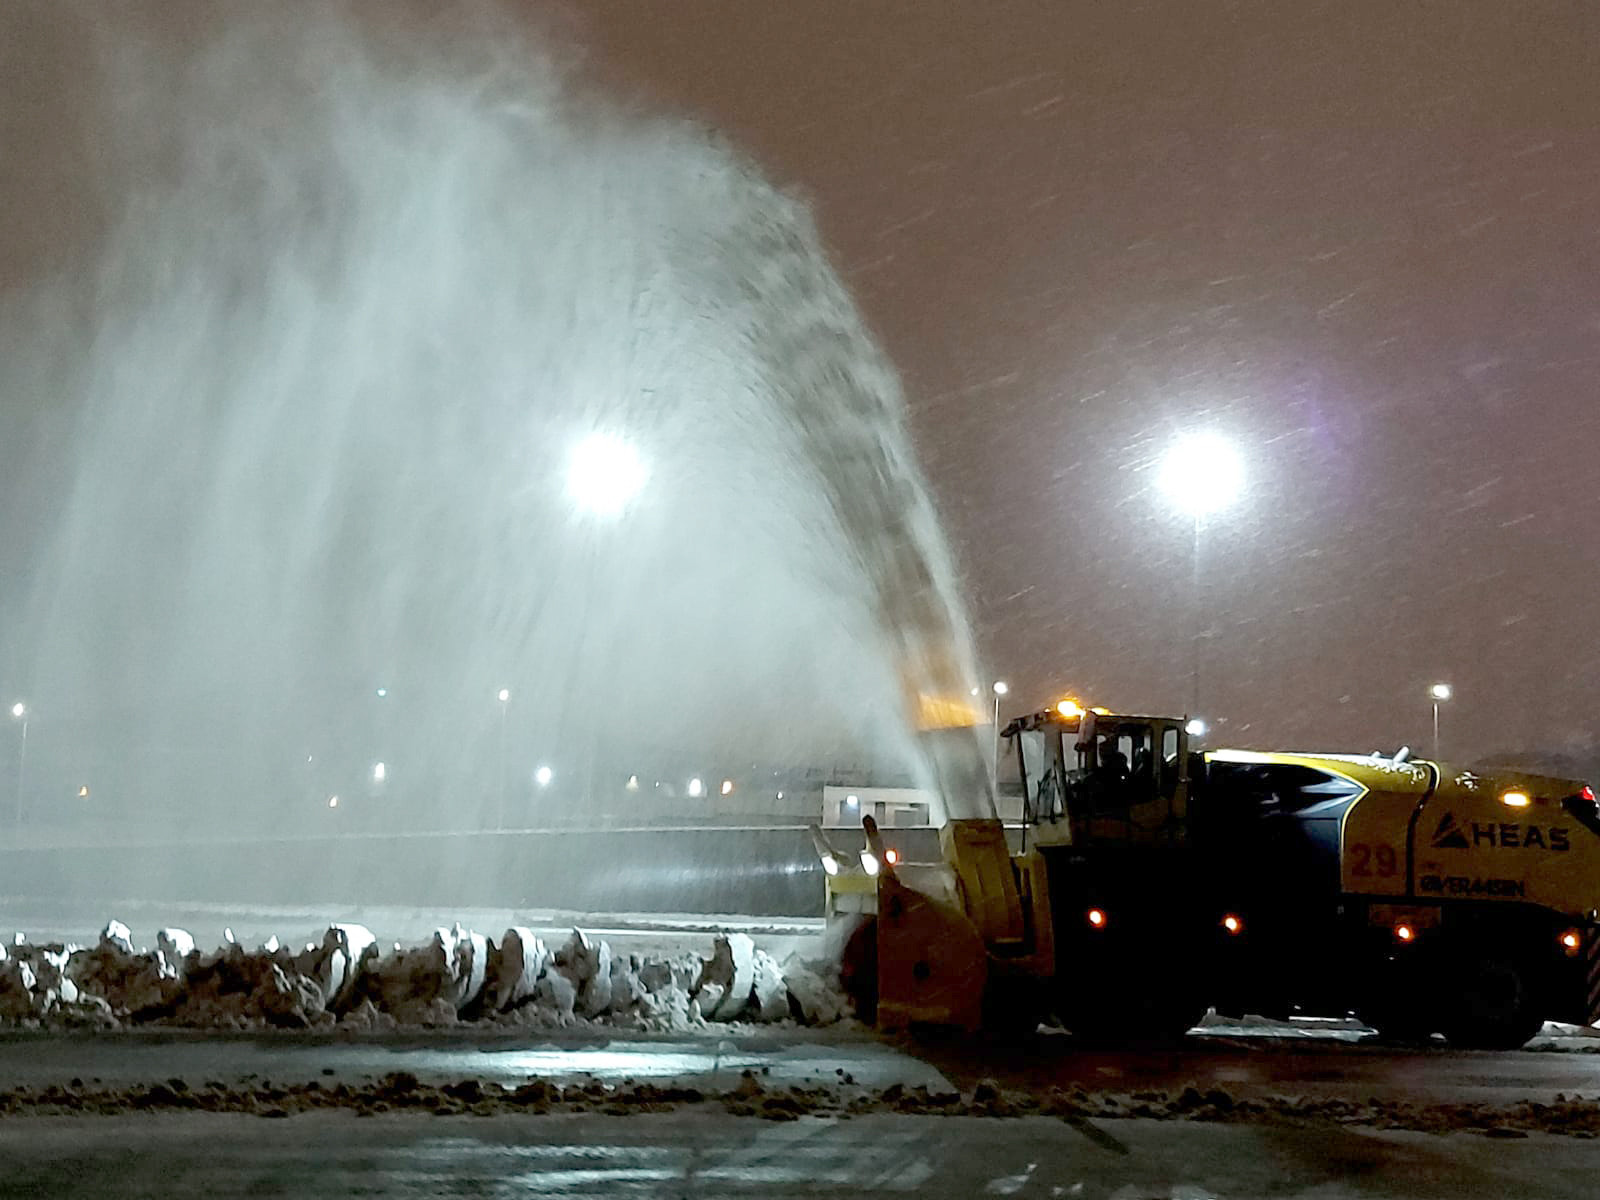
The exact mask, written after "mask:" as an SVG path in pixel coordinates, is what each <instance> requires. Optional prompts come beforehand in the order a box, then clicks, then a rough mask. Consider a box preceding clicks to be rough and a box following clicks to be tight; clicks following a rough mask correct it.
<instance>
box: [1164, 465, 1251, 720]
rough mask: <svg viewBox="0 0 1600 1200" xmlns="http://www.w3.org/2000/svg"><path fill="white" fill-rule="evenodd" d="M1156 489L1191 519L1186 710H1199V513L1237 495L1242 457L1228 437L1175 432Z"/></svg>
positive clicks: (1201, 611)
mask: <svg viewBox="0 0 1600 1200" xmlns="http://www.w3.org/2000/svg"><path fill="white" fill-rule="evenodd" d="M1157 482H1158V483H1159V485H1160V487H1161V490H1162V491H1163V492H1165V493H1166V496H1167V499H1168V500H1169V501H1170V502H1171V503H1172V505H1173V506H1174V507H1175V508H1177V509H1178V510H1179V511H1180V512H1182V513H1184V514H1185V515H1186V516H1188V517H1189V518H1190V519H1191V520H1192V521H1193V522H1194V558H1193V563H1194V578H1193V580H1192V582H1191V585H1190V586H1191V591H1190V597H1189V599H1190V604H1191V605H1192V607H1193V613H1192V615H1191V625H1190V636H1189V641H1190V653H1191V664H1190V688H1189V693H1190V694H1189V705H1190V708H1189V711H1190V713H1191V715H1192V714H1194V713H1198V712H1199V711H1200V647H1201V642H1202V639H1203V636H1204V634H1203V631H1202V628H1201V626H1202V622H1203V621H1204V604H1203V603H1202V595H1201V575H1200V532H1201V529H1202V527H1203V525H1204V522H1205V518H1206V517H1208V516H1210V515H1212V514H1213V513H1216V512H1220V511H1221V510H1222V509H1224V508H1226V507H1227V506H1228V505H1230V504H1232V503H1233V502H1234V500H1235V499H1237V497H1238V495H1239V493H1240V491H1241V490H1243V487H1244V463H1243V462H1242V461H1241V459H1240V457H1239V452H1238V451H1237V450H1236V449H1235V448H1234V446H1233V443H1232V442H1230V441H1228V440H1227V439H1226V438H1224V437H1222V436H1221V435H1220V434H1216V433H1194V434H1189V435H1187V436H1185V437H1183V438H1180V439H1179V440H1178V441H1177V442H1175V443H1174V444H1173V445H1172V446H1171V448H1169V449H1168V451H1167V453H1166V456H1165V457H1164V458H1163V459H1162V460H1161V465H1160V469H1159V474H1158V477H1157Z"/></svg>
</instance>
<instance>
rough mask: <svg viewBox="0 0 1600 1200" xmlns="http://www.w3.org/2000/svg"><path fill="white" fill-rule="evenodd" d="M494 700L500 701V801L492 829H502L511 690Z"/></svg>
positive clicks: (506, 776)
mask: <svg viewBox="0 0 1600 1200" xmlns="http://www.w3.org/2000/svg"><path fill="white" fill-rule="evenodd" d="M495 699H496V700H498V701H500V799H499V801H498V802H497V803H496V805H495V814H494V827H495V828H496V829H504V828H505V826H506V790H507V788H508V787H509V786H510V783H509V776H508V773H507V769H506V710H507V709H509V708H510V707H511V689H510V688H501V689H500V690H499V691H498V692H496V693H495Z"/></svg>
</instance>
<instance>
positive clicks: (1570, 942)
mask: <svg viewBox="0 0 1600 1200" xmlns="http://www.w3.org/2000/svg"><path fill="white" fill-rule="evenodd" d="M1582 946H1583V937H1582V935H1580V934H1579V933H1578V931H1577V930H1576V929H1569V930H1567V931H1566V932H1565V933H1563V934H1562V935H1561V947H1562V949H1564V950H1565V951H1566V952H1567V953H1568V955H1573V954H1576V953H1577V952H1578V950H1579V949H1580V948H1581V947H1582Z"/></svg>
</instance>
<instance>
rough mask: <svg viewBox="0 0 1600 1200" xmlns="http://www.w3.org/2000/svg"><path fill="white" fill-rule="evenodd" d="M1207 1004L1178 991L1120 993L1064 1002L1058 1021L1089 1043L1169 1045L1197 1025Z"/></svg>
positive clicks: (1082, 1040)
mask: <svg viewBox="0 0 1600 1200" xmlns="http://www.w3.org/2000/svg"><path fill="white" fill-rule="evenodd" d="M1209 1007H1210V1006H1209V1005H1207V1004H1206V1003H1205V1002H1204V1001H1202V1000H1200V999H1198V998H1195V997H1193V996H1188V995H1184V994H1181V993H1178V994H1174V993H1173V992H1156V993H1154V994H1151V993H1149V992H1146V993H1143V994H1140V995H1130V994H1127V993H1119V994H1112V995H1099V996H1095V997H1091V998H1088V999H1087V1000H1083V999H1080V1000H1077V1001H1071V1000H1068V1001H1065V1002H1063V1004H1062V1006H1061V1020H1062V1023H1063V1024H1065V1025H1066V1027H1067V1028H1068V1029H1069V1030H1071V1032H1072V1034H1073V1036H1074V1037H1076V1038H1077V1039H1078V1040H1079V1041H1081V1042H1084V1043H1086V1044H1088V1045H1095V1046H1106V1045H1130V1044H1144V1045H1149V1044H1156V1045H1169V1044H1172V1043H1175V1042H1179V1041H1182V1040H1183V1037H1184V1035H1185V1034H1187V1033H1188V1032H1189V1030H1191V1029H1193V1028H1194V1027H1195V1026H1196V1025H1198V1024H1200V1022H1201V1021H1203V1020H1204V1019H1205V1015H1206V1012H1207V1010H1208V1008H1209Z"/></svg>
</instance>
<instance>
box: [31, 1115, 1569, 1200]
mask: <svg viewBox="0 0 1600 1200" xmlns="http://www.w3.org/2000/svg"><path fill="white" fill-rule="evenodd" d="M0 1162H3V1163H4V1164H5V1167H4V1170H3V1172H0V1197H10V1196H17V1197H22V1196H28V1197H33V1196H56V1195H80V1196H108V1197H113V1196H114V1197H122V1196H127V1197H134V1196H151V1197H161V1198H162V1200H182V1198H183V1197H189V1196H196V1197H205V1198H206V1200H211V1198H213V1197H217V1196H243V1195H281V1196H294V1197H324V1196H326V1197H333V1196H350V1195H382V1196H508V1197H509V1196H570V1197H575V1196H592V1197H627V1196H640V1197H644V1196H651V1197H664V1198H665V1197H672V1198H674V1200H678V1198H682V1197H689V1196H693V1197H695V1198H696V1200H715V1198H717V1197H761V1198H762V1200H770V1198H772V1197H777V1196H819V1197H820V1196H829V1197H838V1196H849V1197H851V1198H852V1200H870V1198H872V1197H878V1196H918V1197H924V1198H933V1200H944V1198H949V1200H972V1198H974V1197H983V1196H1020V1197H1023V1198H1024V1200H1028V1198H1035V1197H1036V1198H1039V1200H1044V1198H1046V1197H1049V1198H1052V1200H1053V1198H1056V1197H1062V1198H1070V1200H1277V1198H1279V1197H1282V1198H1288V1197H1296V1198H1300V1200H1304V1198H1308V1197H1315V1198H1316V1200H1357V1198H1362V1200H1380V1198H1384V1200H1443V1198H1446V1197H1448V1198H1450V1200H1458V1198H1461V1197H1494V1198H1496V1200H1499V1198H1502V1197H1512V1196H1514V1197H1518V1198H1520V1200H1558V1198H1559V1200H1580V1198H1581V1200H1590V1198H1591V1197H1593V1195H1594V1172H1595V1149H1594V1145H1593V1143H1591V1142H1584V1141H1577V1140H1574V1139H1571V1138H1560V1137H1550V1136H1546V1135H1539V1134H1535V1135H1533V1136H1531V1137H1529V1138H1526V1139H1522V1140H1515V1141H1503V1140H1495V1139H1489V1138H1484V1137H1481V1136H1475V1135H1470V1134H1446V1135H1437V1134H1432V1135H1430V1134H1420V1133H1405V1132H1400V1131H1377V1130H1372V1129H1360V1128H1349V1129H1342V1128H1336V1127H1335V1128H1329V1127H1324V1128H1318V1129H1315V1130H1307V1129H1302V1128H1294V1127H1283V1128H1270V1127H1259V1126H1230V1125H1177V1124H1172V1123H1168V1122H1159V1121H1149V1120H1111V1121H1097V1122H1094V1123H1093V1124H1092V1125H1091V1124H1088V1123H1085V1124H1084V1125H1082V1126H1077V1127H1075V1126H1072V1125H1068V1124H1064V1123H1063V1122H1061V1121H1056V1120H1050V1119H1047V1118H1037V1117H1035V1118H1023V1119H1020V1120H1012V1121H992V1120H990V1121H985V1120H977V1119H971V1118H964V1117H907V1116H893V1115H868V1116H861V1117H855V1118H851V1119H849V1120H840V1119H836V1118H802V1119H801V1120H798V1121H793V1122H787V1123H781V1124H780V1123H772V1122H767V1121H761V1120H758V1119H754V1118H750V1117H732V1116H726V1115H722V1114H718V1113H714V1112H700V1111H697V1112H675V1113H663V1114H647V1115H637V1116H624V1117H613V1116H602V1115H598V1114H579V1115H564V1116H548V1117H527V1116H523V1115H515V1116H497V1117H434V1116H411V1115H396V1114H389V1115H384V1116H378V1117H372V1118H367V1119H360V1118H357V1117H354V1116H352V1115H348V1114H344V1113H331V1114H316V1115H312V1116H298V1117H291V1118H289V1119H287V1120H278V1121H265V1120H262V1119H261V1118H259V1117H242V1116H196V1115H187V1114H170V1115H161V1116H150V1115H141V1116H135V1117H126V1118H122V1119H118V1120H114V1121H108V1120H97V1119H93V1118H89V1119H77V1118H50V1117H46V1118H33V1117H24V1118H20V1119H16V1120H10V1121H6V1122H3V1123H0Z"/></svg>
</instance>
